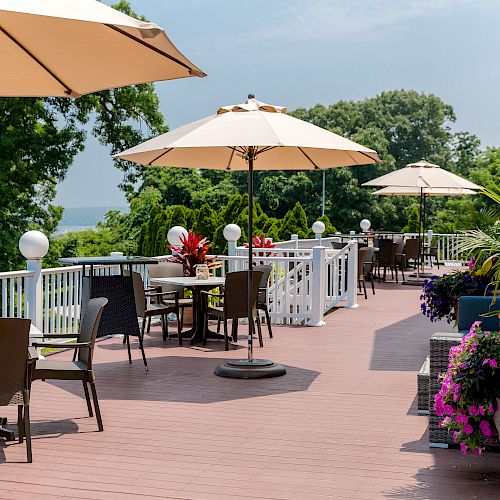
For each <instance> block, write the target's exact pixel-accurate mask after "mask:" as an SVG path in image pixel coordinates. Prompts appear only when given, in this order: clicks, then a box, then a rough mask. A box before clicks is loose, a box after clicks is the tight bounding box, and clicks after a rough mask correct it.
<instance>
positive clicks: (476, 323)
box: [469, 321, 482, 333]
mask: <svg viewBox="0 0 500 500" xmlns="http://www.w3.org/2000/svg"><path fill="white" fill-rule="evenodd" d="M481 323H482V321H474V323H472V325H471V327H470V330H469V333H474V332H475V331H476V330H477V329H478V328H480V327H481Z"/></svg>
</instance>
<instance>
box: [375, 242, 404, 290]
mask: <svg viewBox="0 0 500 500" xmlns="http://www.w3.org/2000/svg"><path fill="white" fill-rule="evenodd" d="M397 251H398V243H395V242H393V241H392V240H389V239H387V240H380V241H379V251H378V254H377V268H378V280H379V282H380V280H381V279H383V280H384V281H385V278H386V274H387V269H390V271H391V276H392V278H393V279H394V273H395V274H396V283H397V282H398V268H399V270H400V271H401V276H402V277H403V280H404V279H405V275H404V271H403V264H402V262H398V259H397ZM381 268H383V269H384V275H383V276H381V275H380V269H381Z"/></svg>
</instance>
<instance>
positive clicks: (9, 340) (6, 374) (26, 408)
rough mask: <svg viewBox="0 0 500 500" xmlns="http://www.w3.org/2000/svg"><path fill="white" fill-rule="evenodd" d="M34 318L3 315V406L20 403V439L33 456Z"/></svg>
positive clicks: (0, 395)
mask: <svg viewBox="0 0 500 500" xmlns="http://www.w3.org/2000/svg"><path fill="white" fill-rule="evenodd" d="M30 323H31V322H30V320H29V319H20V318H0V406H8V405H17V416H18V417H17V425H18V429H19V442H20V443H22V442H23V441H24V438H26V456H27V460H28V462H29V463H31V462H32V455H31V428H30V389H31V378H32V367H33V366H34V363H35V360H36V353H35V354H31V356H30V354H29V352H28V343H29V332H30Z"/></svg>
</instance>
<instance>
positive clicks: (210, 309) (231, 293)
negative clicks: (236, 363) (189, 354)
mask: <svg viewBox="0 0 500 500" xmlns="http://www.w3.org/2000/svg"><path fill="white" fill-rule="evenodd" d="M261 282H262V271H253V290H252V324H251V325H248V327H249V328H250V329H251V330H252V333H253V332H255V322H256V323H257V332H258V335H259V345H260V346H261V347H264V341H263V340H262V330H261V326H260V319H259V316H258V314H257V296H258V294H259V289H260V284H261ZM201 294H202V304H201V305H202V311H203V343H204V344H205V343H206V341H207V331H208V317H209V316H214V317H216V318H221V319H222V322H223V323H224V342H225V349H226V351H228V350H229V336H228V332H227V321H228V320H229V319H231V320H232V338H233V341H234V340H236V339H235V331H236V329H237V323H238V319H239V318H247V317H248V271H236V272H233V273H227V274H226V281H225V284H224V293H222V294H221V293H211V292H207V291H202V292H201ZM210 299H218V300H219V301H221V302H219V305H218V306H215V305H211V304H210ZM253 318H255V322H254V320H253Z"/></svg>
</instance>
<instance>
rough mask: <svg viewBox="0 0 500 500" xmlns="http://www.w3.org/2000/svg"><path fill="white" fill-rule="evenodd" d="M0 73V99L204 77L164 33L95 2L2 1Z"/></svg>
mask: <svg viewBox="0 0 500 500" xmlns="http://www.w3.org/2000/svg"><path fill="white" fill-rule="evenodd" d="M0 66H1V68H2V71H1V73H0V96H4V97H6V96H9V97H44V96H62V97H78V96H80V95H82V94H87V93H90V92H97V91H99V90H103V89H108V88H114V87H121V86H126V85H133V84H138V83H145V82H152V81H159V80H171V79H175V78H185V77H190V76H205V73H203V71H201V70H200V69H198V68H197V67H196V66H195V65H194V64H192V63H191V62H190V61H189V60H188V59H187V58H186V57H185V56H184V55H183V54H181V52H179V50H177V48H176V47H175V46H174V44H173V43H172V42H171V41H170V40H169V38H168V37H167V35H166V33H165V31H164V30H163V29H162V28H161V27H159V26H158V25H156V24H154V23H147V22H143V21H139V20H137V19H134V18H132V17H130V16H127V15H125V14H123V13H122V12H119V11H117V10H115V9H113V8H111V7H108V6H107V5H105V4H103V3H100V2H98V1H96V0H71V1H70V0H43V1H42V0H0Z"/></svg>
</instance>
